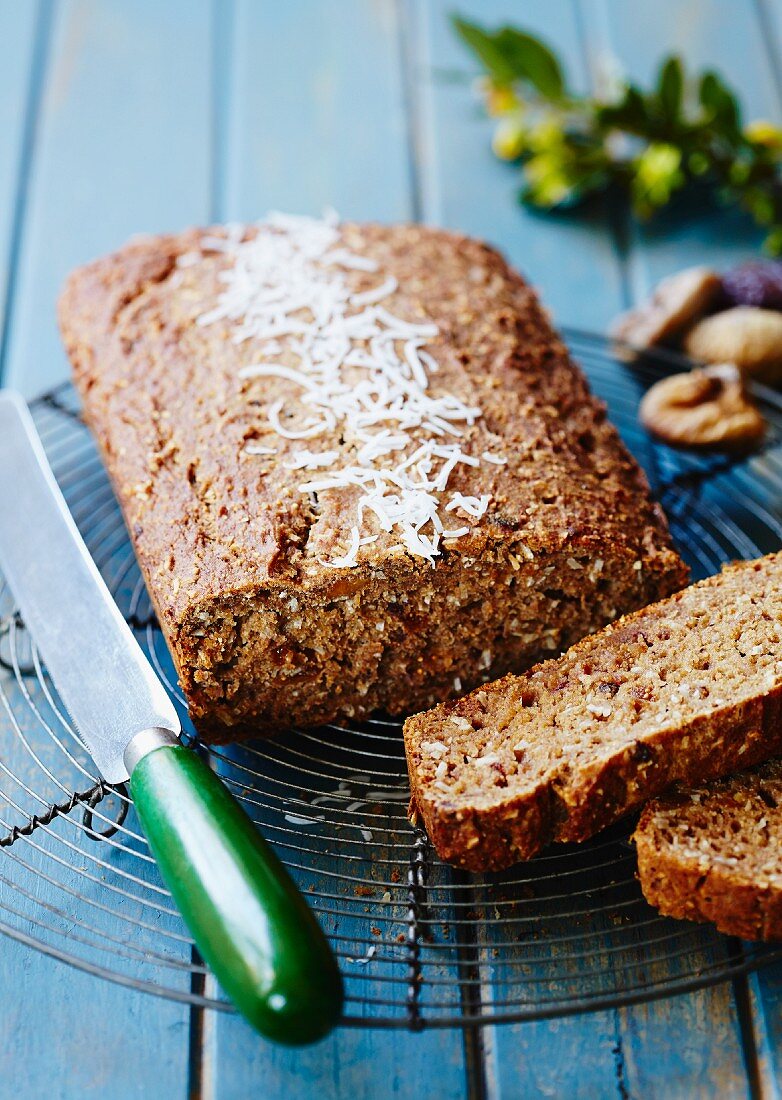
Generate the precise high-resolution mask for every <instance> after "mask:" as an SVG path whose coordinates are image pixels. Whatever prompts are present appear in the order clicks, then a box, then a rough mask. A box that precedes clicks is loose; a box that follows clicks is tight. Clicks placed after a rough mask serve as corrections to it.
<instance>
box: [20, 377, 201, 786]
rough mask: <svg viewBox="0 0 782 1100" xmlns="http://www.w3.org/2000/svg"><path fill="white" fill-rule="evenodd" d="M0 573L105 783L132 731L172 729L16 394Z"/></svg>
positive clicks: (124, 775) (165, 704)
mask: <svg viewBox="0 0 782 1100" xmlns="http://www.w3.org/2000/svg"><path fill="white" fill-rule="evenodd" d="M0 569H2V572H3V573H4V575H5V578H6V580H7V581H8V584H9V586H10V588H11V591H12V592H13V593H14V596H15V598H16V601H17V603H18V606H19V611H20V613H21V617H22V620H23V622H24V624H25V626H26V627H27V629H28V631H29V632H30V634H31V636H32V638H34V640H35V645H36V646H37V648H38V651H39V653H40V654H41V656H42V657H43V660H44V664H45V666H46V670H47V671H48V673H49V675H50V676H51V678H52V680H53V681H54V685H55V687H56V688H57V691H58V693H59V695H60V697H61V699H62V701H63V702H64V703H65V706H66V708H67V710H68V713H69V714H70V716H71V719H72V720H73V723H74V726H75V727H76V731H77V733H78V734H79V736H80V737H81V739H82V740H83V741H84V743H85V745H86V746H87V748H88V749H89V751H90V754H91V756H92V758H93V760H94V761H95V763H96V765H97V766H98V769H99V770H100V773H101V775H103V777H104V778H105V779H106V780H107V781H108V782H109V783H121V782H124V781H125V780H127V779H128V778H129V776H128V769H127V768H126V767H125V763H124V760H123V755H124V752H125V749H126V747H127V745H128V742H129V741H130V740H131V739H132V737H133V735H134V734H137V733H140V732H141V731H142V730H146V729H154V728H163V729H167V730H170V731H171V732H172V733H179V732H180V722H179V718H178V716H177V713H176V710H175V709H174V705H173V703H172V702H171V699H170V698H169V696H168V693H167V692H166V690H165V688H164V687H163V685H162V684H161V682H160V680H159V679H158V678H157V676H156V675H155V673H154V671H153V669H152V667H151V666H150V663H149V661H148V660H147V658H146V656H145V655H144V653H143V651H142V649H141V646H140V645H139V644H138V642H137V641H136V639H135V638H134V636H133V633H132V631H131V629H130V627H129V626H128V624H127V623H126V622H125V620H124V619H123V617H122V615H121V614H120V611H119V608H118V607H117V605H116V603H115V602H114V600H113V598H112V596H111V593H110V592H109V590H108V588H107V587H106V584H105V582H104V580H103V578H102V577H101V575H100V573H99V572H98V569H97V567H96V565H95V563H94V562H93V560H92V558H91V557H90V554H89V552H88V550H87V547H86V546H85V544H84V541H83V539H82V537H81V535H80V534H79V531H78V528H77V527H76V524H75V523H74V521H73V518H72V516H71V514H70V512H69V510H68V506H67V504H66V502H65V498H64V497H63V495H62V493H61V491H60V488H59V486H58V484H57V482H56V481H55V479H54V475H53V474H52V471H51V469H50V467H49V463H48V461H47V459H46V455H45V453H44V450H43V447H42V445H41V441H40V439H39V438H38V433H37V432H36V430H35V426H34V424H33V420H32V417H31V416H30V413H29V411H28V409H27V406H26V405H25V404H24V402H23V401H22V399H21V398H19V397H17V396H16V395H15V394H11V393H10V392H8V391H7V392H5V393H4V394H3V395H2V401H0Z"/></svg>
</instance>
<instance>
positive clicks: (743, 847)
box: [634, 760, 782, 940]
mask: <svg viewBox="0 0 782 1100" xmlns="http://www.w3.org/2000/svg"><path fill="white" fill-rule="evenodd" d="M634 839H635V843H636V847H637V850H638V872H639V878H640V880H641V889H642V890H643V892H644V896H645V897H646V900H647V901H648V902H649V904H650V905H653V906H655V908H656V909H659V910H660V912H661V913H663V914H664V915H666V916H669V917H677V918H680V919H686V920H695V921H712V922H713V923H714V924H716V926H717V928H719V930H720V931H721V932H725V933H726V934H727V935H729V936H740V937H741V938H742V939H748V940H778V939H782V761H779V760H776V761H772V762H770V763H768V764H764V765H762V766H761V767H759V768H756V769H753V770H752V771H748V772H743V773H741V774H739V775H736V776H731V777H730V778H728V779H720V780H717V781H715V782H712V783H709V784H706V785H705V786H699V787H695V788H692V789H690V790H679V789H677V790H675V791H673V792H671V793H670V794H667V795H665V796H663V797H662V798H659V799H655V800H653V801H652V802H649V803H648V804H647V805H646V806H645V807H644V810H643V813H642V814H641V819H640V821H639V823H638V828H637V829H636V831H635V836H634Z"/></svg>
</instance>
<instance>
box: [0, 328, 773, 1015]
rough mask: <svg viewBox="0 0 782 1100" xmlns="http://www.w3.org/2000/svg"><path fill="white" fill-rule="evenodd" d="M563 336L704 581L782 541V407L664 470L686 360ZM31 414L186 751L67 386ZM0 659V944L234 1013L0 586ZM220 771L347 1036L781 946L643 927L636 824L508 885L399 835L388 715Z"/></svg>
mask: <svg viewBox="0 0 782 1100" xmlns="http://www.w3.org/2000/svg"><path fill="white" fill-rule="evenodd" d="M568 338H569V341H570V344H571V346H572V348H573V350H574V352H575V354H576V357H577V358H578V359H579V360H580V362H581V364H582V365H583V367H584V369H585V370H586V372H587V374H588V376H589V378H590V380H591V383H592V386H593V388H594V389H595V391H596V392H597V393H598V394H599V395H600V396H601V397H602V398H603V399H604V400H606V401H607V402H608V405H609V411H610V414H611V416H612V418H613V421H614V423H615V424H616V425H617V426H618V427H619V429H620V431H621V432H622V435H623V436H624V438H625V442H626V443H627V444H628V446H629V447H630V449H631V451H632V452H633V453H634V454H635V455H636V457H637V458H638V460H639V461H640V462H641V464H642V465H643V466H644V467H645V469H646V471H647V474H648V476H649V479H650V481H651V484H652V486H653V489H654V491H655V492H656V494H657V495H658V497H659V499H660V500H661V501H662V502H663V504H664V506H665V507H666V510H667V512H668V516H669V519H670V522H671V527H672V531H673V534H674V538H675V539H676V542H677V544H678V546H679V548H680V550H681V552H682V554H683V555H684V557H685V558H686V559H687V560H688V562H689V563H690V565H691V566H692V569H693V573H694V576H695V577H701V576H705V575H708V574H710V573H713V572H715V571H717V570H718V569H719V566H720V564H721V563H722V562H724V561H726V560H729V559H732V558H742V557H751V556H755V555H758V554H760V553H765V552H768V551H770V550H774V549H777V548H778V547H779V546H780V545H782V400H781V399H780V397H779V396H778V395H777V394H775V393H773V392H771V391H765V390H763V391H758V396H759V399H760V401H761V404H762V406H763V408H764V411H765V413H766V415H767V417H768V419H769V422H770V424H771V430H770V433H769V436H768V439H767V440H766V442H765V444H764V446H763V447H762V449H761V450H760V451H759V452H757V453H755V454H753V455H751V456H749V457H746V458H744V459H733V460H730V459H727V458H724V457H720V456H718V455H694V454H687V453H680V452H675V451H673V450H670V449H669V448H666V447H664V446H661V445H659V444H655V443H653V442H652V441H651V440H650V439H649V437H648V436H647V435H646V433H645V432H644V431H643V430H642V429H641V428H640V427H639V425H638V423H637V419H636V411H637V405H638V400H639V397H640V395H641V393H642V392H643V391H644V389H645V388H646V387H647V386H648V384H649V383H650V381H652V380H653V379H654V378H656V377H659V376H660V375H661V374H662V373H666V372H668V371H670V369H671V367H672V366H675V365H676V357H675V356H672V355H666V356H660V355H655V357H654V358H649V357H647V358H644V359H642V360H637V361H635V362H633V363H628V362H620V361H618V360H617V359H616V358H615V357H614V356H613V354H612V352H611V349H610V348H609V346H608V345H607V344H606V343H605V342H604V341H602V340H601V339H600V338H597V337H594V336H591V335H589V334H586V333H581V332H570V333H569V334H568ZM33 412H34V416H35V419H36V421H37V424H38V428H39V430H40V433H41V436H42V439H43V442H44V446H45V447H46V450H47V452H48V454H49V458H50V460H51V462H52V465H53V468H54V471H55V474H56V476H57V479H58V481H59V482H60V485H61V486H62V489H63V491H64V493H65V496H66V498H67V499H68V502H69V504H70V507H71V509H72V511H73V514H74V516H75V519H76V521H77V523H78V525H79V527H80V528H81V530H82V533H83V534H84V537H85V539H86V541H87V544H88V545H89V547H90V550H91V552H92V554H93V556H94V558H95V560H96V562H97V564H98V566H99V568H100V569H101V571H102V573H103V575H104V577H105V578H106V580H107V582H108V584H109V587H110V588H111V590H112V592H113V593H114V596H115V598H116V600H117V602H118V604H119V606H120V608H121V609H122V611H123V613H124V614H125V616H126V618H127V620H128V622H129V623H130V624H131V626H132V627H133V629H134V631H135V632H136V635H137V637H138V638H139V640H140V642H141V643H142V645H143V646H144V647H145V649H146V650H147V652H148V653H149V655H150V657H151V659H152V661H153V663H154V665H155V667H156V669H157V671H158V673H159V674H160V676H161V677H162V678H163V680H164V682H165V683H166V684H167V686H168V688H169V690H170V692H171V695H172V696H173V698H174V700H175V702H176V703H177V705H178V706H179V708H180V711H181V714H182V719H183V725H184V727H185V729H186V730H188V731H189V736H191V737H193V738H194V732H193V730H192V726H190V725H189V723H188V720H187V714H186V710H185V707H184V700H183V699H182V696H181V694H180V692H179V688H178V686H177V682H176V677H175V674H174V670H173V666H172V664H171V661H170V658H169V655H168V651H167V649H166V646H165V644H164V642H163V638H162V635H161V634H160V631H159V629H158V627H157V624H156V621H155V617H154V614H153V613H152V610H151V607H150V604H149V601H148V598H147V594H146V590H145V588H144V585H143V582H142V580H141V578H140V576H139V572H138V568H137V566H136V562H135V558H134V556H133V553H132V551H131V548H130V545H129V543H128V539H127V535H126V532H125V528H124V526H123V523H122V519H121V517H120V513H119V510H118V508H117V505H116V502H115V499H114V497H113V494H112V492H111V489H110V487H109V484H108V481H107V479H106V476H105V473H104V470H103V467H102V465H101V463H100V461H99V459H98V457H97V455H96V452H95V449H94V447H93V444H92V441H91V439H90V437H89V435H88V433H87V432H86V430H85V429H84V427H83V425H82V423H81V421H80V419H79V413H78V404H77V400H76V397H75V394H74V392H73V390H72V389H71V388H70V387H69V386H67V385H65V386H62V387H59V388H58V389H55V390H53V391H52V392H51V393H49V394H47V395H45V396H44V397H43V398H41V399H39V400H38V401H37V402H36V403H35V404H34V406H33ZM0 583H2V582H1V581H0ZM0 662H1V663H2V669H0V848H2V853H1V854H0V931H3V932H5V933H7V934H8V935H9V936H12V937H13V938H15V939H16V940H19V941H21V942H23V943H26V944H28V945H30V946H32V947H35V948H37V949H39V950H41V951H43V952H45V953H46V954H48V955H50V956H53V957H55V958H57V959H60V960H62V961H65V962H68V963H70V964H72V965H74V966H77V967H80V968H81V969H83V970H86V971H90V972H92V973H94V974H96V975H100V976H101V977H103V978H108V979H111V980H113V981H115V982H119V983H121V984H123V985H126V986H131V987H133V988H135V989H141V990H146V991H148V992H150V993H153V994H157V995H159V996H164V997H170V998H173V999H176V1000H178V1001H182V1002H187V1003H191V1004H194V1005H200V1006H203V1007H209V1008H215V1009H220V1010H226V1011H230V1006H229V1005H228V1004H226V1002H225V1001H224V1000H223V998H222V997H221V994H220V992H219V990H218V989H217V987H216V985H215V984H214V982H213V980H212V979H211V977H210V976H209V975H208V973H207V971H206V969H205V967H204V965H203V964H202V962H201V960H200V959H199V957H198V955H197V953H196V952H195V949H194V947H193V944H192V941H191V940H190V938H189V936H188V934H187V931H186V929H185V927H184V925H183V924H182V922H181V920H180V918H179V916H178V914H177V912H176V910H175V907H174V905H173V903H172V900H171V897H170V895H169V893H168V891H167V890H166V889H165V888H164V886H163V885H162V883H161V881H160V879H159V877H158V875H157V872H156V868H155V865H154V863H153V861H152V859H151V857H150V854H149V851H148V849H147V845H146V843H145V841H144V839H143V837H142V835H141V833H140V830H139V828H138V825H137V823H136V819H135V815H134V813H133V808H132V806H131V804H130V801H129V799H128V795H127V793H126V791H125V790H124V788H122V787H120V788H109V787H107V786H106V785H105V784H104V783H103V782H102V781H100V780H99V778H98V777H97V775H96V773H95V770H94V766H93V764H92V762H91V760H90V758H89V756H88V755H87V754H86V752H85V750H84V749H83V747H82V745H81V742H80V741H79V739H78V737H77V736H76V734H75V732H74V730H73V728H72V726H71V725H70V723H69V720H68V717H67V715H66V714H65V712H64V710H63V707H62V705H61V704H60V702H59V700H58V698H57V695H56V692H55V691H54V689H53V687H52V685H51V682H50V681H49V679H48V677H47V674H46V670H45V668H43V667H42V665H41V662H40V660H39V657H38V654H37V652H36V651H35V648H34V646H32V645H31V642H30V639H29V638H28V637H27V635H26V632H25V630H24V624H23V623H22V622H21V621H20V619H19V618H18V616H17V615H16V613H15V610H14V606H13V603H12V601H11V599H10V596H9V594H8V592H7V590H5V589H4V588H0ZM85 675H89V670H85ZM209 759H210V761H211V764H212V766H213V767H214V768H215V770H216V771H217V772H218V773H219V774H220V775H221V776H222V777H223V778H224V780H225V781H226V783H227V784H228V785H229V787H230V788H231V789H232V790H233V792H234V794H235V795H236V796H237V797H238V798H239V799H240V801H241V802H242V803H243V804H244V806H245V808H246V809H247V811H248V812H249V813H250V815H251V816H252V817H253V818H254V820H256V821H257V823H258V825H259V826H260V827H261V828H262V829H263V831H264V833H265V835H266V836H267V838H268V839H269V840H270V841H271V842H272V843H273V845H274V847H275V848H276V850H277V852H278V854H279V855H280V856H281V858H282V859H283V860H284V862H285V863H286V864H287V866H288V868H289V869H290V871H291V873H292V875H293V876H294V878H295V879H296V880H297V881H298V883H299V884H300V886H301V887H302V889H303V890H304V892H305V894H306V896H307V897H308V899H309V901H310V903H311V904H312V906H313V908H314V909H315V911H316V912H317V914H318V916H319V918H320V920H321V922H322V924H323V926H324V928H325V930H326V932H327V933H328V935H329V937H330V939H331V942H332V944H333V946H334V949H335V951H336V953H337V955H338V956H339V959H340V965H341V967H342V971H343V974H344V977H345V984H346V993H347V1001H346V1014H345V1023H347V1024H352V1025H365V1026H372V1027H406V1028H411V1029H420V1028H423V1027H427V1026H430V1027H431V1026H435V1027H447V1026H468V1025H471V1024H479V1023H499V1022H503V1021H519V1020H526V1019H540V1018H544V1017H553V1016H558V1015H567V1014H573V1013H578V1012H584V1011H588V1010H591V1009H597V1008H606V1007H611V1006H618V1005H622V1004H629V1003H633V1002H637V1001H643V1000H651V999H653V998H657V997H662V996H667V995H669V994H672V993H675V992H681V991H685V990H688V989H694V988H699V987H703V986H706V985H709V984H714V983H717V982H720V981H724V980H726V979H728V978H731V977H732V976H736V975H739V974H741V973H744V972H746V971H748V970H750V969H752V968H756V967H758V966H760V965H762V964H765V963H768V962H770V961H772V960H776V959H780V958H782V946H773V945H765V946H751V945H747V944H740V943H738V942H737V941H731V940H728V939H725V938H724V937H722V936H720V935H719V934H718V933H716V932H714V931H713V930H711V929H710V928H707V927H700V926H697V925H693V924H689V923H685V922H674V921H671V920H667V919H664V918H661V917H659V916H658V915H657V914H656V913H655V912H654V911H653V910H652V909H650V908H649V907H648V906H647V905H646V904H645V902H644V901H643V898H642V896H641V894H640V890H639V888H638V884H637V882H636V879H635V858H634V853H633V849H632V846H631V844H630V842H629V839H628V837H629V833H630V831H631V825H632V822H630V823H629V824H628V823H623V824H622V825H621V826H618V827H615V828H613V829H612V830H609V831H607V832H605V833H603V834H601V835H600V836H598V837H597V838H596V839H595V840H594V841H592V842H591V843H588V844H584V845H580V846H558V847H553V848H551V849H550V850H548V851H547V852H546V853H544V854H543V855H542V856H540V857H539V858H537V859H535V860H533V861H532V862H530V863H527V864H521V865H519V866H518V867H515V868H513V869H512V870H511V871H509V872H507V873H503V874H500V875H487V876H469V875H467V874H465V873H462V872H459V871H456V870H453V869H452V868H449V867H446V866H444V865H443V864H441V863H439V862H438V860H437V859H436V858H435V856H434V854H433V852H432V850H431V849H430V847H429V845H428V842H427V839H426V837H425V835H424V834H423V833H421V832H419V831H417V830H415V829H413V827H412V826H411V825H410V824H409V822H408V821H407V818H406V812H405V811H406V804H407V798H408V789H407V777H406V770H405V762H404V753H403V749H402V741H401V736H400V725H399V722H397V721H394V720H391V719H389V718H387V717H384V716H382V715H376V716H374V717H372V718H370V719H368V720H366V721H363V722H361V723H353V722H346V723H345V724H344V725H338V724H333V725H330V726H327V727H325V728H323V729H318V730H293V731H291V732H290V733H287V734H284V735H282V736H279V737H277V738H275V739H273V740H269V741H259V742H256V743H253V744H246V745H240V746H232V747H222V748H213V749H211V750H210V751H209Z"/></svg>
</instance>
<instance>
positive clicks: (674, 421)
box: [640, 363, 766, 449]
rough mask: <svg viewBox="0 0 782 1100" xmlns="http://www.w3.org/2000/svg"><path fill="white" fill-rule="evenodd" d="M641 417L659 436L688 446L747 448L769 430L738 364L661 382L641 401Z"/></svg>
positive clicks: (681, 375) (717, 367)
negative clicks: (748, 391)
mask: <svg viewBox="0 0 782 1100" xmlns="http://www.w3.org/2000/svg"><path fill="white" fill-rule="evenodd" d="M640 417H641V422H642V423H643V424H644V425H645V426H646V427H647V428H648V429H649V431H650V432H652V434H653V435H656V436H657V437H658V438H659V439H662V440H664V441H665V442H666V443H672V444H674V445H675V446H683V447H720V448H723V449H731V448H736V449H743V448H746V447H750V446H752V445H753V444H754V443H757V442H759V440H760V439H762V437H763V435H764V433H765V430H766V422H765V420H764V419H763V417H762V415H761V414H760V412H759V411H758V409H757V408H756V407H755V406H754V405H753V404H752V402H751V401H750V400H749V398H748V397H747V394H746V392H745V390H744V384H743V381H742V378H741V374H740V373H739V371H738V370H737V368H736V367H734V366H733V364H732V363H722V364H720V365H719V366H712V367H706V368H705V369H703V370H692V371H690V372H689V373H685V374H673V375H670V376H669V377H668V378H663V379H661V381H659V382H656V383H655V384H654V385H653V386H652V387H651V389H649V390H648V391H647V393H646V394H645V396H644V398H643V400H642V401H641V408H640Z"/></svg>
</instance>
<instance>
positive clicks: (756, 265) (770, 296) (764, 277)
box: [722, 260, 782, 310]
mask: <svg viewBox="0 0 782 1100" xmlns="http://www.w3.org/2000/svg"><path fill="white" fill-rule="evenodd" d="M722 289H723V292H724V296H725V301H726V302H727V304H728V305H729V306H760V307H761V308H762V309H777V310H782V263H780V262H779V261H778V260H749V261H748V262H747V263H745V264H740V265H739V267H734V268H733V269H732V270H731V271H727V272H726V273H725V274H724V275H723V276H722Z"/></svg>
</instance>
